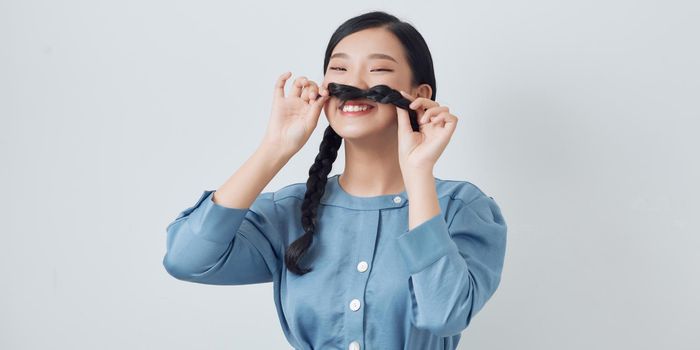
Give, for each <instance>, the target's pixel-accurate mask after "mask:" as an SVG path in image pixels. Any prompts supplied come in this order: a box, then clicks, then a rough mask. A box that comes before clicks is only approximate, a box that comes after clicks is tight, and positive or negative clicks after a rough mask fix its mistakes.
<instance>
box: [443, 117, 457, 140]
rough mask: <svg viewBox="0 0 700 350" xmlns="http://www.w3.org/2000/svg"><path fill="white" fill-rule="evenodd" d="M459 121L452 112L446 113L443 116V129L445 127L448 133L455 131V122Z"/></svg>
mask: <svg viewBox="0 0 700 350" xmlns="http://www.w3.org/2000/svg"><path fill="white" fill-rule="evenodd" d="M458 121H459V118H457V117H456V116H455V115H453V114H448V115H447V116H445V129H447V130H448V131H449V132H450V135H452V133H453V132H454V131H455V129H456V128H457V122H458Z"/></svg>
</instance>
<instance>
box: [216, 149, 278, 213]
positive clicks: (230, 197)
mask: <svg viewBox="0 0 700 350" xmlns="http://www.w3.org/2000/svg"><path fill="white" fill-rule="evenodd" d="M290 158H291V156H288V155H285V154H283V153H281V152H279V151H278V150H276V149H274V148H273V147H270V146H266V145H264V144H263V145H261V146H260V147H258V149H256V150H255V152H254V153H253V154H252V155H251V156H250V157H249V158H248V159H247V160H246V161H245V163H243V165H242V166H241V167H240V168H239V169H238V170H236V172H235V173H234V174H233V175H231V177H229V178H228V180H226V182H225V183H224V184H223V185H221V186H220V187H219V188H218V189H217V190H216V192H215V193H214V197H213V198H212V199H213V201H214V203H216V204H219V205H221V206H224V207H228V208H239V209H243V208H248V207H250V206H251V205H252V203H253V201H254V200H255V198H256V197H257V196H258V195H259V194H260V192H262V190H263V189H264V188H265V186H267V184H268V183H270V181H271V180H272V178H274V177H275V175H277V173H278V172H279V171H280V170H281V169H282V168H283V167H284V165H285V164H287V162H288V161H289V159H290Z"/></svg>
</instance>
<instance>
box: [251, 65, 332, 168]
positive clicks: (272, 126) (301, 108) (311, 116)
mask: <svg viewBox="0 0 700 350" xmlns="http://www.w3.org/2000/svg"><path fill="white" fill-rule="evenodd" d="M291 74H292V73H291V72H286V73H284V74H282V75H280V76H279V78H277V83H276V84H275V88H274V93H273V96H272V113H271V114H270V120H269V122H268V126H267V130H266V132H265V137H264V139H263V143H264V144H265V145H266V146H269V147H273V149H276V150H278V151H279V152H281V153H282V154H284V155H286V156H289V157H291V156H293V155H294V154H295V153H296V152H298V151H299V150H300V149H301V148H302V147H303V146H304V144H305V143H306V141H308V139H309V137H310V136H311V133H312V132H313V131H314V129H315V128H316V125H317V124H318V117H319V115H320V113H321V109H322V108H323V105H324V104H325V103H326V101H328V98H329V94H328V90H327V89H326V88H325V87H320V88H319V86H318V85H317V84H316V83H315V82H313V81H311V80H309V79H307V78H306V77H304V76H301V77H297V78H296V79H295V80H294V83H293V85H292V93H291V94H290V95H289V96H285V95H284V87H285V83H286V81H287V79H289V77H290V76H291Z"/></svg>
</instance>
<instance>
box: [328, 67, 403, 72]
mask: <svg viewBox="0 0 700 350" xmlns="http://www.w3.org/2000/svg"><path fill="white" fill-rule="evenodd" d="M328 69H330V70H337V71H345V70H346V69H345V68H342V67H329V68H328ZM380 71H385V72H393V70H391V69H386V68H377V69H372V70H370V72H380Z"/></svg>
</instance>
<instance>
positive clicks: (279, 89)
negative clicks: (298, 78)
mask: <svg viewBox="0 0 700 350" xmlns="http://www.w3.org/2000/svg"><path fill="white" fill-rule="evenodd" d="M291 75H292V72H286V73H283V74H282V75H280V76H279V77H278V78H277V82H276V83H275V91H274V96H275V97H284V85H285V84H286V82H287V79H289V77H290V76H291Z"/></svg>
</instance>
